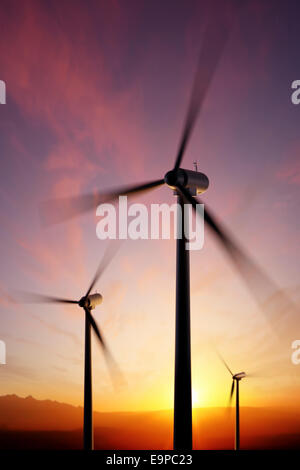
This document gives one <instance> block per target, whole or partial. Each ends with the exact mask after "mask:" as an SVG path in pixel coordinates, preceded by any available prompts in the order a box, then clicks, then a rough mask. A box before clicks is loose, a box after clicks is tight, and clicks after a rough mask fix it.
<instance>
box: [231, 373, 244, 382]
mask: <svg viewBox="0 0 300 470" xmlns="http://www.w3.org/2000/svg"><path fill="white" fill-rule="evenodd" d="M245 377H246V373H245V372H239V373H238V374H234V375H233V376H232V378H233V379H234V380H242V379H244V378H245Z"/></svg>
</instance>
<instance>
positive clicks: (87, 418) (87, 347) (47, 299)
mask: <svg viewBox="0 0 300 470" xmlns="http://www.w3.org/2000/svg"><path fill="white" fill-rule="evenodd" d="M115 251H116V250H112V245H110V246H108V248H107V250H106V251H105V253H104V256H103V258H102V260H101V262H100V264H99V266H98V269H97V271H96V273H95V275H94V277H93V279H92V281H91V283H90V285H89V287H88V289H87V291H86V293H85V294H84V295H83V296H82V297H81V298H80V299H79V300H70V299H65V298H61V297H53V296H48V295H43V294H36V293H28V292H22V293H20V294H18V296H19V297H21V298H22V300H23V301H25V302H29V303H55V304H75V305H78V306H79V307H80V308H82V309H83V311H84V317H85V342H84V407H83V410H84V411H83V414H84V416H83V448H84V450H93V448H94V437H93V400H92V347H91V346H92V345H91V331H92V330H93V331H94V333H95V335H96V337H97V339H98V342H99V344H100V346H101V348H102V351H103V353H104V357H105V359H106V362H107V364H108V366H109V367H110V370H111V371H112V372H113V373H118V374H120V371H119V369H118V367H117V364H116V362H115V360H114V358H113V356H112V354H111V352H110V350H109V348H108V346H107V344H106V341H105V340H104V337H103V335H102V333H101V331H100V328H99V327H98V325H97V323H96V320H95V319H94V317H93V315H92V310H94V309H95V308H96V307H97V306H98V305H100V304H101V303H102V300H103V297H102V295H101V294H99V293H95V294H91V292H92V290H93V288H94V287H95V285H96V283H97V281H98V280H99V279H100V277H101V276H102V274H103V272H104V271H105V269H106V268H107V266H108V264H109V263H110V261H111V259H112V257H113V255H114V253H115Z"/></svg>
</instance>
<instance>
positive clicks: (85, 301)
mask: <svg viewBox="0 0 300 470" xmlns="http://www.w3.org/2000/svg"><path fill="white" fill-rule="evenodd" d="M78 305H79V307H81V308H88V306H89V300H88V298H86V297H81V299H80V300H79V302H78Z"/></svg>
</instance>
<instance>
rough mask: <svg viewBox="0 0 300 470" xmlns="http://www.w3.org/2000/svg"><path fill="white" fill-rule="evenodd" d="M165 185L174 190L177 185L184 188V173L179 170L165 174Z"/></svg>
mask: <svg viewBox="0 0 300 470" xmlns="http://www.w3.org/2000/svg"><path fill="white" fill-rule="evenodd" d="M165 183H166V184H167V185H168V186H169V187H170V188H171V189H176V187H177V186H178V184H181V185H183V186H185V174H184V171H183V170H182V169H181V168H179V169H178V170H171V171H168V172H167V173H166V174H165Z"/></svg>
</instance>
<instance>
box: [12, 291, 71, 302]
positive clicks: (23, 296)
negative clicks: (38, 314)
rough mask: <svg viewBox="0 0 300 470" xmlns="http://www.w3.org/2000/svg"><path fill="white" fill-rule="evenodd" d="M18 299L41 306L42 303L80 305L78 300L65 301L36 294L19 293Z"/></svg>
mask: <svg viewBox="0 0 300 470" xmlns="http://www.w3.org/2000/svg"><path fill="white" fill-rule="evenodd" d="M16 295H17V297H18V298H19V299H20V300H21V301H22V302H24V303H30V304H41V303H56V304H78V301H77V300H70V299H64V298H61V297H53V296H50V295H43V294H36V293H34V292H18V293H17V294H16Z"/></svg>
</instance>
